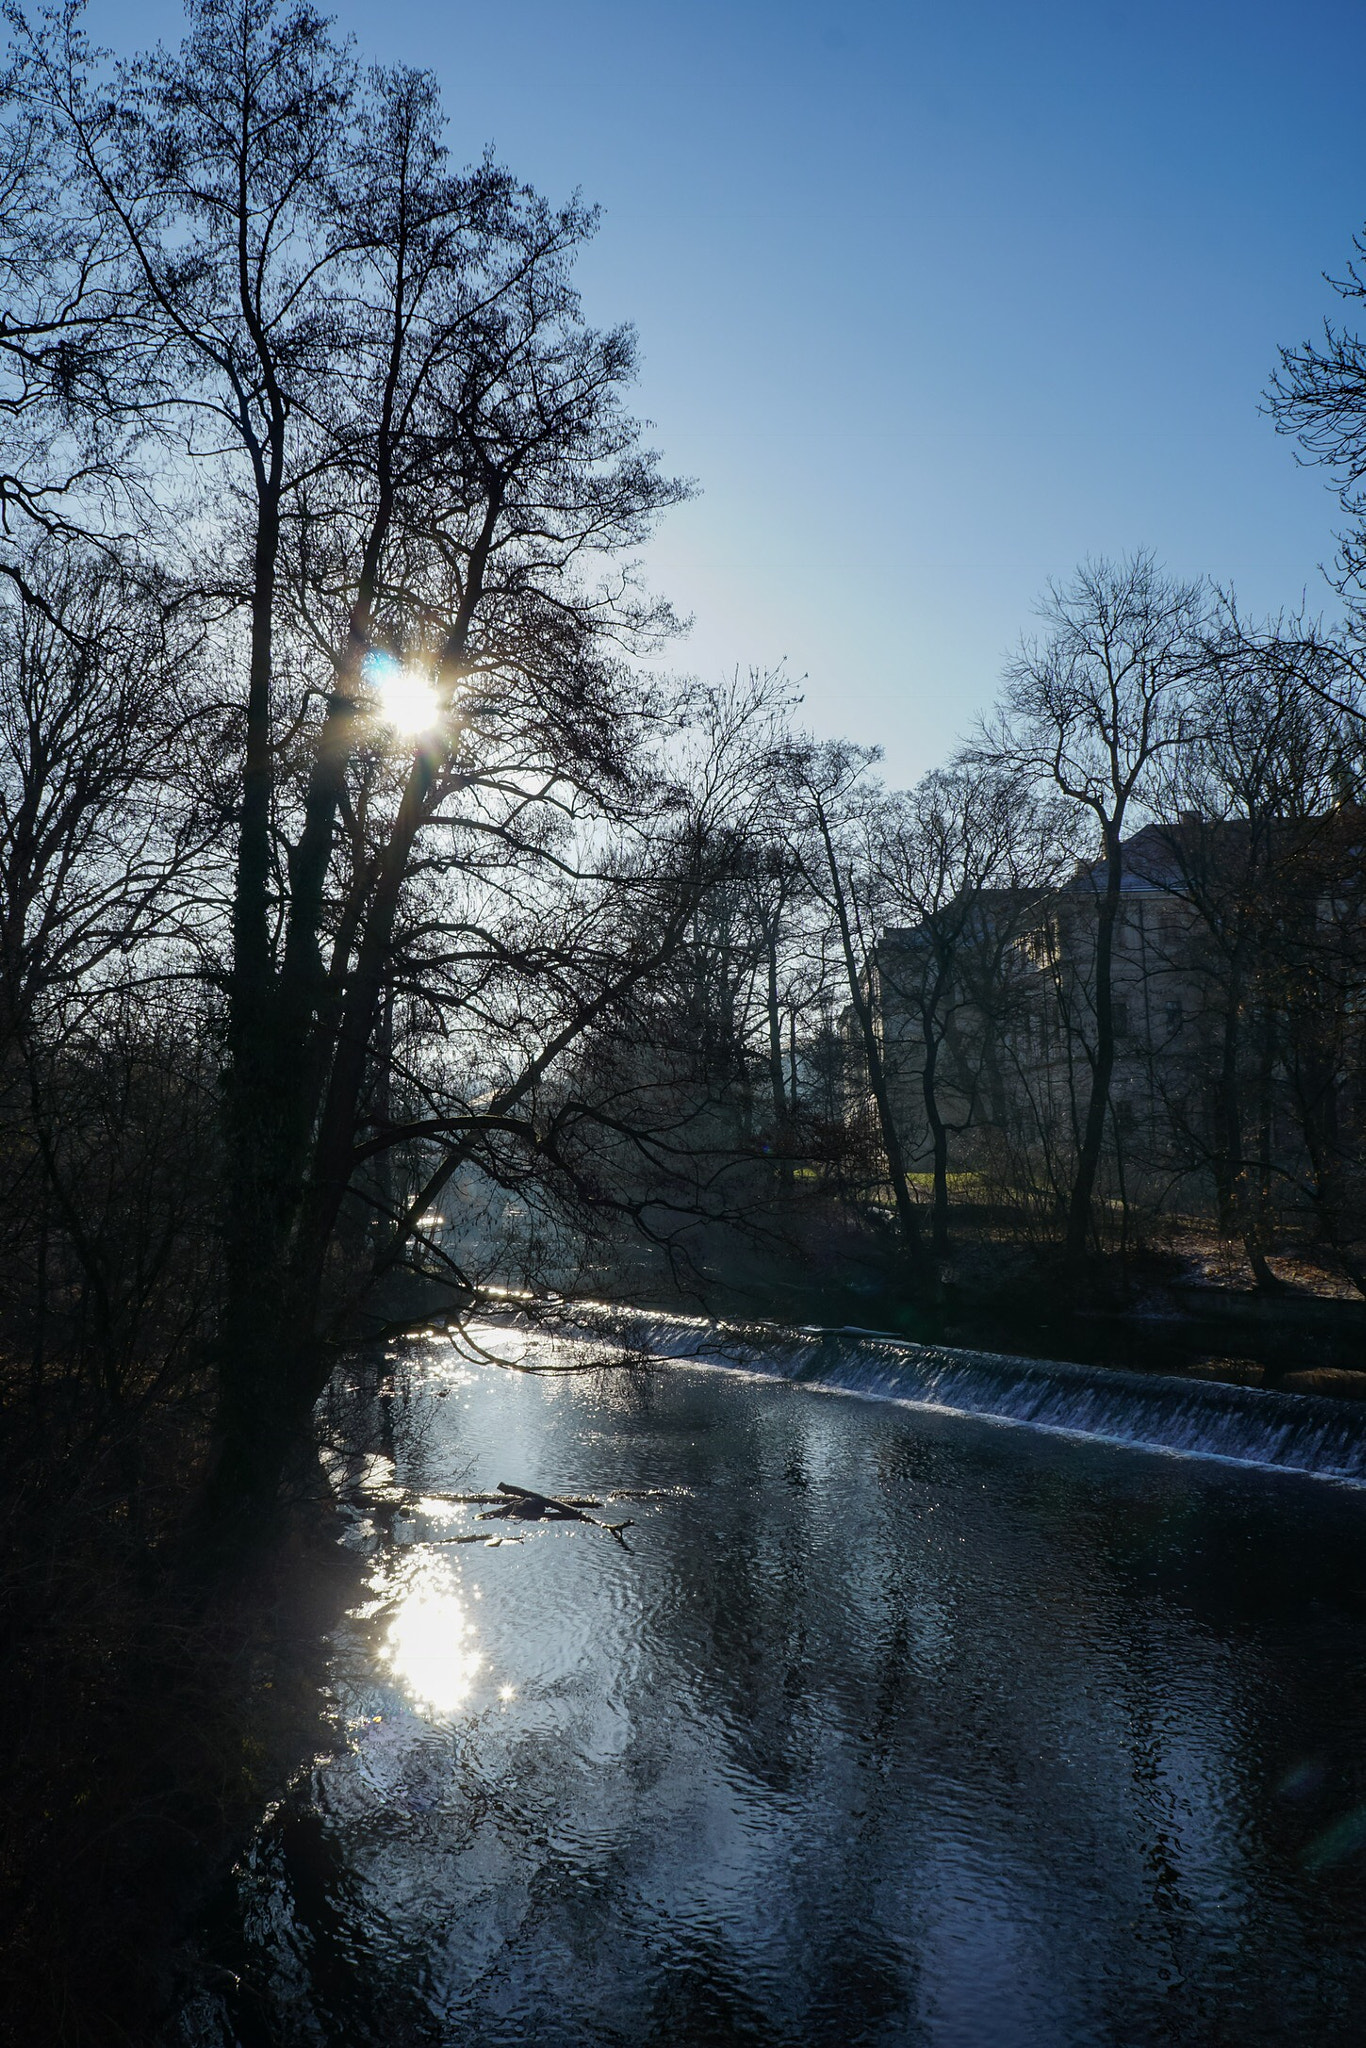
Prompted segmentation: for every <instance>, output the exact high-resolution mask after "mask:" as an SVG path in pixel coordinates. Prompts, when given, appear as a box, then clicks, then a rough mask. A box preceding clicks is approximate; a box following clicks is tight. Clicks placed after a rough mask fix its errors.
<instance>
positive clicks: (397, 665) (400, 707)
mask: <svg viewBox="0 0 1366 2048" xmlns="http://www.w3.org/2000/svg"><path fill="white" fill-rule="evenodd" d="M365 672H366V679H367V681H368V682H369V683H370V685H371V688H372V689H373V690H374V692H375V697H376V700H377V701H376V711H377V713H378V716H379V718H380V719H381V721H382V722H383V723H384V724H385V725H387V726H391V727H392V729H393V730H394V731H395V732H396V733H398V734H399V736H400V737H401V738H403V739H417V738H419V737H420V735H421V734H423V733H426V732H434V731H435V730H436V728H437V726H438V725H439V724H440V723H441V700H440V698H439V697H438V695H437V692H436V685H435V684H434V683H433V681H432V679H431V677H430V676H429V675H425V674H424V673H423V671H422V670H421V669H418V668H409V667H406V666H405V665H404V663H402V662H401V661H395V659H394V657H393V656H392V655H391V654H377V655H372V656H371V658H370V660H369V661H368V662H367V663H366V665H365Z"/></svg>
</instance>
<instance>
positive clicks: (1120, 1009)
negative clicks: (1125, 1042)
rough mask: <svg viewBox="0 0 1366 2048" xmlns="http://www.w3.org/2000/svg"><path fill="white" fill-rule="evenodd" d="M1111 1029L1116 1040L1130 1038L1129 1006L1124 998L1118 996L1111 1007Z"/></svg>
mask: <svg viewBox="0 0 1366 2048" xmlns="http://www.w3.org/2000/svg"><path fill="white" fill-rule="evenodd" d="M1110 1029H1111V1030H1112V1031H1113V1032H1114V1034H1115V1037H1116V1038H1127V1037H1128V1036H1129V1005H1128V1004H1127V1003H1126V1002H1125V1000H1124V998H1123V996H1116V997H1115V999H1114V1001H1113V1002H1112V1003H1111V1005H1110Z"/></svg>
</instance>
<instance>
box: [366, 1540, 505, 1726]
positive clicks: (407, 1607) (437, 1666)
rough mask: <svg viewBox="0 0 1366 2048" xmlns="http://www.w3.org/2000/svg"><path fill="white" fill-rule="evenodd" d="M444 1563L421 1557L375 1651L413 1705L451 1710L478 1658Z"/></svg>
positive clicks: (462, 1697)
mask: <svg viewBox="0 0 1366 2048" xmlns="http://www.w3.org/2000/svg"><path fill="white" fill-rule="evenodd" d="M473 1636H474V1630H473V1628H472V1626H471V1624H470V1622H469V1621H468V1619H467V1618H466V1614H465V1604H464V1601H463V1600H462V1599H461V1597H460V1592H459V1589H458V1586H457V1584H456V1582H455V1580H454V1579H453V1577H452V1576H451V1574H450V1571H449V1568H448V1567H446V1566H445V1565H443V1564H442V1563H441V1561H440V1560H438V1559H436V1558H430V1559H426V1560H424V1561H423V1563H422V1564H421V1565H420V1566H419V1568H418V1570H417V1571H416V1572H415V1573H414V1575H413V1579H412V1581H411V1583H410V1584H409V1586H408V1587H407V1589H406V1590H405V1592H404V1593H403V1595H402V1596H401V1598H400V1600H399V1602H398V1604H397V1607H396V1609H395V1612H394V1615H393V1619H392V1620H391V1622H390V1624H389V1633H388V1638H387V1640H386V1642H385V1645H384V1649H383V1650H382V1652H381V1655H382V1656H383V1658H384V1661H385V1662H386V1663H387V1664H388V1666H389V1669H390V1670H391V1671H392V1673H393V1675H394V1677H395V1679H396V1680H397V1681H398V1683H399V1684H400V1685H401V1686H402V1687H403V1689H404V1691H405V1692H406V1693H407V1694H408V1695H409V1697H410V1699H412V1700H413V1701H414V1703H415V1704H416V1705H419V1706H424V1707H429V1708H431V1709H432V1710H433V1711H434V1712H435V1713H438V1714H449V1713H453V1712H454V1711H455V1709H456V1708H457V1707H461V1706H463V1705H464V1704H465V1701H466V1700H467V1699H468V1698H469V1696H470V1692H471V1690H472V1688H473V1685H474V1680H475V1677H476V1674H477V1673H478V1671H479V1669H480V1667H481V1665H482V1664H483V1658H482V1657H481V1656H480V1654H479V1651H478V1649H477V1648H476V1647H475V1644H474V1641H473Z"/></svg>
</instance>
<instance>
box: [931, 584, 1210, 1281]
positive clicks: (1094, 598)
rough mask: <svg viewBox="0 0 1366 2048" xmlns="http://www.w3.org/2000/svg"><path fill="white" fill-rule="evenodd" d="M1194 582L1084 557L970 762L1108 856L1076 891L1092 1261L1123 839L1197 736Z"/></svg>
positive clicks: (1075, 1258)
mask: <svg viewBox="0 0 1366 2048" xmlns="http://www.w3.org/2000/svg"><path fill="white" fill-rule="evenodd" d="M1207 610H1208V601H1207V598H1206V595H1205V591H1204V588H1203V586H1202V585H1201V584H1199V583H1186V582H1179V581H1176V580H1173V579H1172V578H1170V577H1168V576H1166V575H1164V574H1163V573H1162V572H1161V571H1160V570H1159V569H1158V567H1157V565H1156V563H1155V562H1154V560H1153V558H1152V556H1151V555H1149V554H1146V553H1139V554H1136V555H1133V556H1131V557H1129V558H1128V559H1127V560H1125V561H1122V562H1118V563H1109V562H1103V561H1102V562H1096V563H1087V564H1085V565H1083V567H1082V568H1080V569H1079V570H1078V571H1077V573H1076V575H1075V576H1074V577H1073V578H1072V580H1071V582H1070V583H1067V584H1064V585H1061V586H1057V587H1053V588H1051V589H1050V591H1049V594H1048V597H1047V599H1046V600H1045V602H1044V604H1043V606H1042V607H1041V617H1042V618H1043V620H1044V623H1045V626H1046V628H1047V630H1046V633H1045V634H1044V636H1043V637H1042V638H1040V639H1035V640H1031V641H1027V642H1026V643H1025V644H1024V645H1023V646H1022V648H1021V650H1020V652H1019V654H1018V655H1017V656H1016V657H1015V659H1014V660H1013V661H1012V663H1011V664H1010V667H1009V669H1008V670H1007V675H1006V687H1005V692H1004V695H1003V697H1002V700H1001V704H1000V707H999V710H998V712H997V714H996V716H995V718H994V720H993V721H992V722H991V723H990V724H989V725H988V726H987V727H986V728H985V730H984V731H983V733H982V735H981V738H980V740H979V741H978V742H977V744H976V745H975V747H974V748H973V750H972V756H971V758H973V759H975V760H976V761H977V762H979V763H980V764H982V765H983V766H991V767H994V768H997V769H998V770H1000V771H1001V772H1004V773H1007V774H1011V775H1018V776H1021V777H1023V778H1026V779H1028V780H1031V781H1033V782H1035V783H1036V784H1038V785H1040V786H1042V787H1043V788H1046V789H1047V788H1051V789H1053V790H1056V792H1057V793H1058V795H1059V796H1061V797H1062V798H1063V799H1064V800H1065V801H1066V802H1067V803H1068V804H1070V805H1072V806H1075V807H1076V808H1077V809H1078V810H1079V811H1082V812H1085V813H1089V815H1090V817H1091V818H1092V819H1093V820H1094V824H1095V830H1096V835H1097V838H1098V841H1099V846H1098V851H1099V855H1100V859H1099V861H1098V863H1097V864H1096V865H1095V866H1094V867H1091V868H1088V869H1085V870H1083V873H1082V876H1081V877H1080V878H1079V882H1078V885H1077V894H1078V905H1077V910H1078V915H1079V916H1080V917H1082V918H1083V919H1085V920H1086V921H1087V923H1088V924H1089V925H1090V927H1091V929H1090V932H1089V933H1088V941H1087V943H1088V951H1089V955H1090V962H1089V966H1090V971H1089V975H1088V977H1087V981H1088V983H1089V987H1088V990H1087V993H1088V996H1089V1003H1088V1008H1089V1012H1090V1018H1089V1026H1090V1028H1089V1029H1088V1030H1086V1031H1085V1032H1084V1033H1083V1034H1082V1035H1081V1041H1080V1042H1081V1047H1082V1053H1083V1056H1084V1059H1085V1062H1086V1066H1087V1069H1088V1074H1089V1086H1088V1087H1087V1089H1086V1094H1085V1102H1084V1106H1083V1109H1082V1113H1081V1125H1080V1129H1079V1130H1078V1132H1077V1145H1076V1165H1075V1171H1074V1174H1073V1179H1072V1186H1071V1191H1070V1195H1069V1198H1068V1210H1067V1241H1066V1242H1067V1255H1068V1258H1069V1260H1071V1261H1072V1263H1073V1264H1076V1263H1077V1262H1079V1261H1080V1260H1081V1259H1082V1258H1083V1257H1084V1256H1085V1253H1086V1250H1087V1245H1088V1240H1089V1235H1090V1228H1091V1210H1092V1201H1093V1198H1094V1194H1095V1187H1096V1176H1097V1172H1098V1170H1099V1166H1100V1159H1101V1152H1102V1148H1103V1145H1104V1141H1105V1127H1106V1119H1107V1116H1108V1115H1109V1110H1110V1087H1111V1081H1112V1078H1113V1075H1114V1066H1115V1017H1114V983H1113V973H1112V966H1113V954H1114V942H1115V929H1116V925H1117V923H1118V920H1119V913H1120V904H1121V900H1122V894H1123V889H1124V837H1125V833H1126V830H1128V829H1129V828H1130V827H1131V825H1132V823H1133V820H1134V816H1135V813H1137V812H1139V811H1140V810H1141V806H1142V802H1143V798H1144V794H1145V791H1146V789H1147V786H1148V784H1149V783H1150V781H1151V779H1152V776H1153V773H1154V770H1155V767H1156V765H1157V763H1158V762H1160V760H1161V759H1162V758H1163V756H1164V755H1165V754H1167V753H1168V752H1169V751H1170V750H1171V749H1172V748H1174V747H1176V746H1178V745H1180V744H1181V743H1182V742H1183V741H1185V740H1188V739H1189V738H1190V737H1191V735H1192V730H1193V727H1192V715H1191V711H1190V704H1189V684H1190V682H1191V680H1192V678H1193V677H1194V676H1195V675H1196V674H1197V673H1198V672H1199V669H1200V666H1201V664H1202V662H1203V660H1204V654H1205V620H1206V613H1207Z"/></svg>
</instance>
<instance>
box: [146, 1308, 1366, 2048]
mask: <svg viewBox="0 0 1366 2048" xmlns="http://www.w3.org/2000/svg"><path fill="white" fill-rule="evenodd" d="M481 1341H482V1343H483V1344H484V1346H485V1347H486V1348H487V1349H488V1350H489V1351H490V1352H493V1353H496V1354H497V1355H498V1356H500V1357H504V1358H507V1359H509V1360H511V1361H513V1362H517V1361H519V1360H520V1361H521V1362H527V1360H528V1358H530V1357H533V1356H534V1358H535V1359H536V1360H537V1361H538V1362H540V1363H542V1364H547V1363H548V1364H576V1363H581V1362H582V1357H581V1354H580V1353H579V1352H577V1351H576V1350H575V1349H574V1348H573V1347H572V1346H570V1345H568V1344H561V1345H557V1344H556V1343H555V1342H553V1341H547V1340H544V1339H539V1340H535V1341H534V1342H532V1340H528V1339H526V1338H524V1337H523V1336H522V1335H520V1334H519V1333H517V1332H515V1331H510V1330H506V1329H496V1328H492V1327H490V1328H487V1329H485V1330H484V1331H483V1332H482V1333H481ZM529 1343H530V1344H531V1350H530V1352H529V1351H528V1348H527V1347H528V1344H529ZM379 1385H380V1388H381V1391H380V1393H379V1394H378V1395H376V1393H375V1383H373V1382H367V1381H366V1380H365V1378H364V1376H363V1375H362V1376H360V1377H359V1378H358V1379H357V1380H356V1382H355V1383H354V1384H353V1387H352V1389H351V1391H350V1392H349V1393H348V1390H347V1388H346V1387H344V1386H343V1387H342V1388H340V1389H339V1394H338V1400H337V1403H336V1406H335V1412H334V1413H333V1415H332V1417H331V1421H330V1425H329V1426H330V1428H331V1431H332V1436H333V1440H334V1441H333V1470H334V1473H335V1476H336V1481H337V1485H338V1488H339V1491H340V1492H341V1494H342V1496H343V1498H344V1499H345V1500H346V1501H347V1502H348V1504H349V1505H348V1506H347V1509H346V1513H347V1515H348V1530H349V1533H348V1538H347V1540H348V1541H349V1542H350V1543H352V1544H353V1545H354V1546H355V1547H356V1548H357V1550H358V1552H359V1553H360V1554H361V1555H362V1556H363V1557H364V1558H365V1560H366V1564H365V1570H366V1573H367V1579H366V1597H365V1598H364V1599H363V1600H362V1601H361V1603H360V1604H359V1605H358V1607H357V1610H356V1612H355V1614H354V1615H353V1616H352V1617H351V1618H350V1620H349V1621H348V1623H347V1625H346V1627H345V1629H344V1630H343V1631H342V1632H341V1634H340V1635H339V1637H338V1639H337V1641H336V1644H335V1652H334V1663H333V1668H332V1671H331V1673H330V1679H329V1683H330V1688H331V1698H332V1703H333V1708H334V1712H335V1723H336V1729H337V1742H336V1745H335V1749H334V1750H333V1751H331V1752H329V1753H327V1754H325V1755H322V1756H320V1757H319V1759H318V1760H317V1762H316V1763H315V1764H314V1765H313V1766H311V1767H310V1768H309V1769H308V1770H307V1771H305V1772H304V1773H302V1774H301V1776H300V1779H299V1781H298V1782H297V1784H296V1785H295V1786H294V1787H293V1788H292V1790H291V1791H290V1793H289V1795H288V1796H287V1797H286V1798H285V1799H284V1800H283V1801H282V1802H281V1803H280V1805H279V1806H278V1807H277V1808H275V1809H274V1810H273V1811H272V1812H271V1813H270V1814H269V1815H268V1816H266V1817H265V1819H264V1821H263V1824H262V1827H261V1830H260V1833H259V1835H258V1837H257V1839H256V1841H255V1843H254V1845H253V1847H252V1849H251V1851H250V1853H249V1854H248V1855H247V1857H246V1858H245V1859H244V1860H243V1863H242V1864H241V1866H240V1868H239V1871H238V1873H237V1876H236V1880H235V1883H234V1885H233V1887H232V1889H231V1895H230V1897H229V1898H228V1899H226V1900H225V1902H224V1904H223V1907H222V1911H221V1913H220V1915H219V1916H218V1919H217V1921H216V1923H215V1926H214V1928H213V1929H212V1930H211V1932H210V1934H209V1936H208V1937H207V1938H206V1956H205V1961H204V1965H203V1969H202V1971H201V1973H200V1984H199V1988H198V1990H197V1991H196V1993H195V1994H194V1995H193V1996H192V1997H191V1998H190V1999H189V2000H188V2002H187V2003H186V2005H185V2008H184V2010H183V2012H182V2014H181V2017H180V2021H179V2025H178V2028H177V2030H176V2032H175V2036H174V2038H175V2040H176V2041H177V2042H178V2043H185V2044H200V2048H208V2044H213V2048H220V2044H224V2043H229V2042H237V2043H240V2044H241V2048H258V2044H267V2043H269V2044H272V2048H273V2044H288V2048H294V2044H296V2043H297V2044H314V2043H328V2044H333V2043H335V2044H338V2048H343V2044H344V2048H365V2044H370V2043H375V2044H379V2043H384V2044H385V2048H407V2044H408V2043H413V2044H415V2048H420V2044H427V2043H431V2044H457V2043H459V2044H465V2043H468V2044H470V2048H513V2044H518V2048H520V2044H535V2048H580V2044H582V2048H647V2044H651V2048H652V2044H659V2048H665V2044H669V2048H672V2044H693V2043H698V2044H712V2043H715V2044H739V2043H746V2044H749V2043H753V2044H770V2043H772V2044H778V2043H783V2044H789V2043H790V2044H794V2048H796V2044H803V2048H804V2044H821V2048H824V2044H830V2048H835V2044H839V2048H853V2044H861V2043H869V2044H872V2043H879V2044H881V2043H886V2044H892V2043H915V2044H926V2048H1101V2044H1104V2048H1146V2044H1149V2043H1153V2044H1158V2043H1170V2044H1187V2043H1189V2044H1199V2048H1206V2044H1208V2048H1216V2044H1219V2048H1222V2044H1228V2048H1234V2044H1237V2048H1257V2044H1263V2043H1265V2044H1271V2043H1276V2044H1281V2043H1292V2042H1293V2043H1309V2042H1312V2043H1314V2044H1315V2048H1336V2044H1343V2048H1348V2044H1351V2048H1360V2043H1361V2042H1362V2041H1363V2039H1366V1941H1363V1936H1366V1739H1364V1738H1366V1685H1364V1684H1363V1680H1364V1679H1366V1550H1364V1549H1363V1542H1362V1538H1363V1532H1364V1531H1366V1490H1363V1489H1362V1488H1361V1487H1360V1486H1358V1485H1354V1484H1350V1483H1344V1482H1342V1481H1340V1480H1334V1481H1328V1480H1324V1479H1322V1478H1315V1477H1310V1476H1306V1475H1305V1474H1303V1473H1298V1472H1289V1471H1284V1470H1275V1469H1262V1468H1259V1466H1258V1465H1257V1463H1256V1462H1255V1460H1251V1461H1250V1462H1248V1463H1244V1464H1234V1463H1220V1462H1218V1461H1216V1460H1212V1459H1208V1458H1204V1457H1200V1456H1189V1455H1174V1454H1172V1452H1171V1451H1170V1449H1168V1450H1165V1451H1152V1450H1143V1449H1138V1448H1133V1447H1126V1446H1122V1445H1117V1444H1115V1443H1113V1442H1106V1441H1099V1440H1087V1439H1085V1438H1084V1437H1080V1436H1077V1435H1069V1434H1064V1433H1058V1431H1057V1430H1055V1429H1048V1428H1038V1427H1033V1426H1029V1425H1028V1424H1025V1425H1021V1424H1019V1423H1015V1424H1009V1423H1004V1422H1001V1421H995V1420H990V1419H987V1418H985V1417H982V1416H974V1415H964V1414H960V1413H954V1412H948V1411H946V1410H945V1409H943V1408H942V1407H934V1406H927V1405H925V1404H924V1403H923V1402H921V1403H919V1404H908V1403H907V1402H906V1401H904V1400H903V1401H897V1400H889V1399H886V1398H861V1397H859V1396H858V1395H857V1394H851V1393H849V1392H847V1391H838V1390H836V1389H834V1388H833V1387H831V1386H819V1385H817V1386H813V1385H810V1384H805V1383H794V1382H793V1381H791V1380H783V1379H775V1378H773V1377H770V1376H766V1375H764V1374H762V1373H756V1372H737V1371H733V1370H716V1369H714V1368H713V1367H710V1366H708V1365H705V1364H698V1363H695V1362H687V1361H679V1360H674V1361H670V1362H664V1363H659V1364H657V1365H656V1367H655V1368H654V1369H645V1368H643V1367H639V1366H637V1367H634V1368H632V1369H628V1370H618V1371H604V1372H563V1373H560V1374H559V1375H557V1376H551V1375H547V1374H545V1373H540V1374H528V1373H519V1372H516V1371H511V1370H508V1369H507V1368H506V1366H504V1365H500V1364H497V1363H493V1362H489V1361H486V1360H480V1359H478V1358H472V1357H469V1356H461V1355H459V1354H458V1353H457V1352H456V1350H455V1349H454V1348H453V1347H452V1346H451V1345H450V1344H448V1343H447V1342H445V1341H444V1340H437V1341H429V1340H415V1341H414V1342H412V1343H411V1344H409V1345H407V1346H406V1347H401V1348H400V1350H399V1351H398V1353H397V1354H396V1355H395V1357H394V1358H393V1360H392V1376H391V1377H388V1378H385V1379H383V1380H382V1381H381V1382H379ZM362 1424H363V1425H364V1428H363V1429H362V1427H361V1425H362ZM376 1444H378V1445H379V1448H378V1449H376V1448H375V1446H376ZM500 1481H508V1482H515V1483H517V1484H520V1485H522V1486H526V1487H532V1488H538V1489H541V1490H544V1491H547V1492H551V1493H556V1494H560V1495H563V1494H564V1493H567V1492H572V1493H574V1494H578V1495H585V1496H587V1495H591V1496H592V1497H593V1498H595V1499H596V1500H598V1501H600V1502H602V1503H604V1505H603V1506H602V1507H601V1508H600V1509H593V1510H591V1512H593V1513H594V1514H595V1516H598V1517H599V1518H600V1519H602V1520H621V1519H624V1518H627V1517H629V1518H630V1520H631V1522H632V1525H633V1526H631V1527H630V1528H629V1529H628V1530H626V1531H625V1540H624V1541H622V1540H617V1539H615V1538H614V1537H612V1536H611V1535H609V1534H607V1533H605V1532H604V1531H603V1530H601V1529H599V1528H596V1527H593V1526H590V1525H585V1524H551V1523H529V1524H524V1523H518V1522H514V1521H508V1520H497V1521H490V1522H481V1521H479V1520H477V1517H478V1516H479V1515H480V1514H481V1512H484V1510H482V1509H481V1508H480V1507H479V1506H478V1505H475V1504H462V1503H458V1502H455V1501H452V1500H450V1499H449V1498H446V1497H445V1496H449V1495H453V1494H461V1493H478V1492H490V1491H493V1490H494V1489H495V1488H496V1486H497V1484H498V1482H500ZM623 1495H624V1496H627V1498H622V1496H623ZM614 1497H615V1498H614ZM456 1538H474V1539H476V1540H473V1541H456V1540H454V1539H456Z"/></svg>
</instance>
